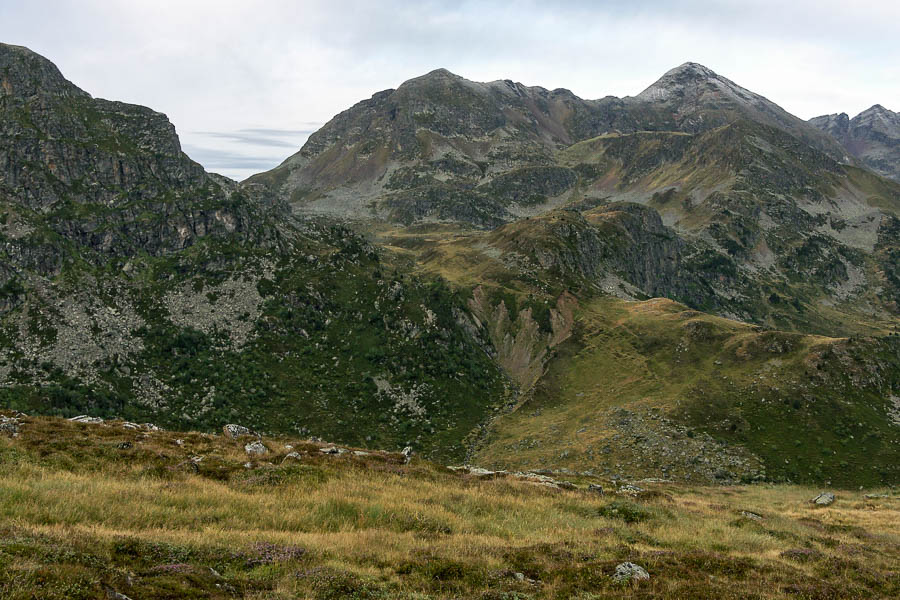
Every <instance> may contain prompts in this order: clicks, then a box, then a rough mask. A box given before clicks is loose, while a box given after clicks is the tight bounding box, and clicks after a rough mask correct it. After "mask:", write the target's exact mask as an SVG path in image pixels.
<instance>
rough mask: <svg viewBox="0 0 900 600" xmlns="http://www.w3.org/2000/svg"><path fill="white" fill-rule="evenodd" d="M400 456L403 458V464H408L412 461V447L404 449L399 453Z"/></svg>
mask: <svg viewBox="0 0 900 600" xmlns="http://www.w3.org/2000/svg"><path fill="white" fill-rule="evenodd" d="M400 454H402V455H403V457H404V459H405V460H404V462H409V461H410V460H412V454H413V449H412V446H407V447H406V448H404V449H403V450H401V451H400Z"/></svg>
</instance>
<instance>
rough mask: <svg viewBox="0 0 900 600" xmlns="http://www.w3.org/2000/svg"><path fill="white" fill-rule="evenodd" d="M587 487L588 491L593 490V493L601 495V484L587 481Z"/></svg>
mask: <svg viewBox="0 0 900 600" xmlns="http://www.w3.org/2000/svg"><path fill="white" fill-rule="evenodd" d="M587 489H588V491H589V492H594V493H595V494H600V495H601V496H602V495H603V486H602V485H597V484H596V483H589V484H588V488H587Z"/></svg>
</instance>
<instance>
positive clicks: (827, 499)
mask: <svg viewBox="0 0 900 600" xmlns="http://www.w3.org/2000/svg"><path fill="white" fill-rule="evenodd" d="M810 502H812V503H813V504H815V505H816V506H829V505H830V504H831V503H833V502H834V494H832V493H831V492H822V493H821V494H819V495H818V496H816V497H815V498H813V499H812V500H810Z"/></svg>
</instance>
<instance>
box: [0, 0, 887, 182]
mask: <svg viewBox="0 0 900 600" xmlns="http://www.w3.org/2000/svg"><path fill="white" fill-rule="evenodd" d="M0 41H3V42H7V43H13V44H20V45H24V46H28V47H29V48H31V49H32V50H35V51H36V52H39V53H40V54H43V55H44V56H46V57H47V58H49V59H50V60H52V61H53V62H54V63H56V65H57V66H59V68H60V69H61V70H62V72H63V74H64V75H65V76H66V77H67V78H68V79H70V80H71V81H73V82H74V83H75V84H77V85H78V86H79V87H81V88H83V89H84V90H85V91H88V92H90V93H91V94H93V95H94V96H98V97H103V98H110V99H116V100H123V101H127V102H134V103H138V104H144V105H147V106H150V107H152V108H154V109H156V110H159V111H162V112H164V113H166V114H167V115H168V116H169V118H170V119H171V120H172V122H173V123H175V126H176V127H177V129H178V132H179V135H180V136H181V140H182V145H183V147H184V149H185V151H186V152H187V153H188V154H190V155H191V156H192V157H193V158H194V159H195V160H198V161H199V162H201V163H202V164H203V165H204V166H205V167H207V169H209V170H211V171H216V172H219V173H223V174H225V175H228V176H230V177H233V178H236V179H243V178H245V177H247V176H249V175H251V174H253V173H256V172H259V171H263V170H266V169H269V168H271V167H273V166H275V165H277V164H278V163H279V162H281V161H282V160H283V159H284V158H286V157H287V156H289V155H290V154H292V153H294V152H295V151H296V150H297V149H299V147H300V146H301V145H302V144H303V142H304V140H305V139H306V137H307V136H308V134H309V132H311V131H314V130H315V129H316V128H318V127H319V126H321V124H323V123H324V122H325V121H327V120H328V119H329V118H331V117H332V116H333V115H334V114H335V113H337V112H340V111H341V110H343V109H345V108H347V107H349V106H350V105H351V104H353V103H355V102H357V101H359V100H361V99H363V98H368V97H369V96H371V95H372V94H373V93H374V92H376V91H379V90H382V89H386V88H393V87H397V86H398V85H399V84H400V83H402V82H403V81H405V80H406V79H409V78H411V77H415V76H417V75H421V74H423V73H426V72H428V71H431V70H433V69H435V68H438V67H445V68H448V69H450V70H451V71H453V72H455V73H458V74H460V75H462V76H464V77H467V78H469V79H473V80H476V81H490V80H494V79H513V80H516V81H521V82H522V83H525V84H527V85H541V86H543V87H546V88H550V89H552V88H557V87H565V88H568V89H570V90H572V91H573V92H575V93H576V94H578V95H579V96H581V97H583V98H599V97H602V96H607V95H616V96H626V95H635V94H637V93H638V92H640V91H641V90H642V89H643V88H645V87H646V86H648V85H649V84H651V83H652V82H653V81H655V80H656V79H657V78H658V77H659V76H660V75H662V74H663V73H664V72H665V71H667V70H668V69H670V68H672V67H674V66H677V65H679V64H681V63H683V62H685V61H695V62H699V63H702V64H704V65H706V66H708V67H710V68H711V69H713V70H714V71H716V72H718V73H720V74H721V75H724V76H726V77H728V78H729V79H732V80H734V81H735V82H737V83H738V84H740V85H743V86H744V87H747V88H750V89H751V90H753V91H755V92H758V93H760V94H762V95H764V96H766V97H768V98H769V99H770V100H773V101H774V102H776V103H778V104H780V105H781V106H782V107H783V108H785V109H786V110H788V111H789V112H792V113H794V114H796V115H797V116H800V117H803V118H810V117H813V116H816V115H820V114H824V113H833V112H847V113H849V114H850V115H851V116H853V115H855V114H856V113H858V112H860V111H862V110H864V109H866V108H868V107H869V106H871V105H873V104H876V103H879V104H882V105H884V106H886V107H887V108H889V109H891V110H900V1H897V0H884V1H874V0H856V1H853V0H840V1H832V0H817V1H807V0H756V1H754V0H739V1H730V0H720V1H718V2H699V1H678V0H674V1H662V0H656V1H648V2H641V1H640V0H626V1H622V2H605V1H602V0H595V1H576V0H573V1H570V2H564V1H556V2H546V1H542V2H524V1H523V2H489V1H486V0H482V1H479V2H465V1H459V0H457V1H447V2H445V1H431V2H429V1H423V0H419V1H415V2H394V1H391V0H368V1H363V2H355V1H342V0H328V1H317V0H306V1H293V2H288V1H283V0H265V1H263V0H258V1H252V0H243V1H240V2H232V1H230V0H216V1H209V2H207V1H193V0H178V1H167V0H153V1H143V0H122V1H115V0H103V1H101V0H77V1H74V0H72V1H62V0H60V1H40V0H28V1H25V0H22V1H19V0H0Z"/></svg>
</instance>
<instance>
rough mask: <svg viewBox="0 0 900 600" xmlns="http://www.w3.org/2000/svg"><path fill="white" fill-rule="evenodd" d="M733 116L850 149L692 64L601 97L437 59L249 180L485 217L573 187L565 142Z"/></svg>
mask: <svg viewBox="0 0 900 600" xmlns="http://www.w3.org/2000/svg"><path fill="white" fill-rule="evenodd" d="M737 120H748V121H751V122H754V123H760V124H763V125H768V126H770V127H773V128H778V129H781V130H783V131H786V132H787V133H789V134H790V135H792V136H794V137H796V138H798V139H800V140H802V141H803V142H804V143H808V144H812V145H814V146H815V147H817V148H819V149H820V150H822V151H824V152H826V153H828V154H829V155H830V156H832V157H833V158H840V157H841V156H843V150H842V149H841V148H840V146H839V145H838V144H836V143H835V142H834V140H833V139H831V138H830V137H829V136H827V135H824V134H822V133H821V132H820V131H818V130H817V129H816V128H814V127H812V126H810V125H809V124H807V123H805V122H804V121H802V120H800V119H798V118H796V117H793V116H791V115H789V114H788V113H786V112H785V111H784V110H782V109H781V108H779V107H778V106H776V105H775V104H773V103H772V102H770V101H768V100H766V99H765V98H763V97H762V96H759V95H758V94H754V93H752V92H749V91H748V90H745V89H743V88H741V87H739V86H737V85H736V84H734V83H733V82H731V81H729V80H728V79H725V78H723V77H720V76H719V75H716V74H715V73H713V72H712V71H711V70H709V69H707V68H705V67H703V66H701V65H697V64H695V63H685V64H684V65H681V66H680V67H678V68H676V69H673V70H671V71H669V72H668V73H666V74H665V75H664V76H663V77H662V78H661V79H659V80H658V81H657V82H656V83H654V84H653V85H651V86H650V87H649V88H647V89H646V90H644V91H643V92H642V93H641V94H639V95H638V96H636V97H633V98H624V99H619V98H615V97H606V98H603V99H601V100H582V99H581V98H578V97H577V96H575V95H574V94H572V93H571V92H570V91H568V90H565V89H557V90H553V91H549V90H546V89H544V88H541V87H526V86H524V85H522V84H520V83H513V82H512V81H509V80H503V81H493V82H489V83H477V82H473V81H469V80H467V79H464V78H462V77H460V76H458V75H454V74H453V73H450V72H449V71H447V70H445V69H438V70H436V71H432V72H431V73H428V74H426V75H423V76H421V77H417V78H415V79H411V80H409V81H407V82H405V83H404V84H402V85H401V86H400V87H399V88H398V89H396V90H385V91H383V92H379V93H377V94H375V95H374V96H372V98H370V99H369V100H364V101H362V102H360V103H358V104H356V105H354V106H353V107H351V108H349V109H348V110H346V111H344V112H342V113H340V114H339V115H337V116H336V117H335V118H334V119H332V120H331V121H329V122H328V123H326V124H325V126H324V127H322V128H321V129H320V130H319V131H317V132H316V133H314V134H313V135H312V136H310V138H309V140H308V141H307V143H306V144H305V145H304V146H303V148H301V150H300V151H299V152H298V153H297V154H295V155H293V156H291V157H289V158H288V159H287V160H285V161H284V163H282V164H281V165H280V166H278V167H276V168H275V169H273V170H272V171H269V172H267V173H264V174H260V175H257V176H254V177H252V178H251V179H250V181H255V182H260V183H264V184H266V185H268V186H269V187H270V188H271V189H273V191H275V192H276V193H278V194H279V195H280V196H281V197H283V198H284V199H286V200H288V201H290V202H291V203H292V204H293V205H294V207H295V208H296V209H298V210H303V211H310V212H321V213H326V214H331V215H339V216H344V217H351V218H354V219H360V218H363V217H364V216H366V215H370V216H376V217H379V218H383V219H387V220H388V221H393V222H400V223H405V224H409V223H412V222H417V221H422V220H444V221H447V220H451V221H457V222H464V223H469V224H472V225H474V226H477V227H485V228H490V227H494V226H496V225H498V224H500V223H502V222H507V221H510V220H512V219H514V218H515V217H517V216H522V215H525V214H532V213H534V212H535V210H536V207H537V206H541V205H545V204H553V203H558V202H559V201H560V200H561V199H562V198H563V197H564V196H565V195H566V194H567V193H568V192H569V191H570V190H572V188H573V187H574V186H575V183H576V181H577V173H573V172H572V171H571V170H566V169H562V168H560V167H559V165H557V164H556V160H555V152H556V151H558V150H559V149H561V148H565V147H567V146H569V145H571V144H573V143H575V142H578V141H583V140H586V139H589V138H593V137H596V136H598V135H601V134H605V133H610V132H615V133H634V132H638V131H648V130H652V131H680V132H685V133H692V134H694V133H700V132H704V131H708V130H711V129H715V128H717V127H720V126H723V125H726V124H729V123H732V122H734V121H737Z"/></svg>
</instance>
